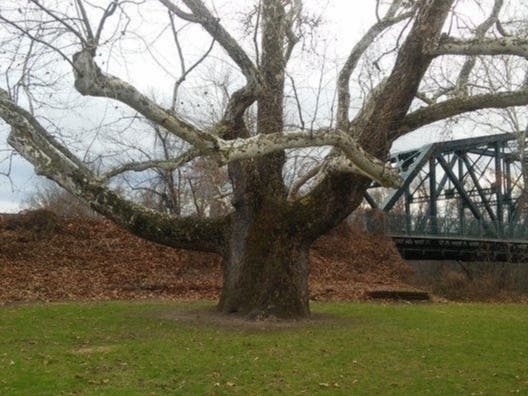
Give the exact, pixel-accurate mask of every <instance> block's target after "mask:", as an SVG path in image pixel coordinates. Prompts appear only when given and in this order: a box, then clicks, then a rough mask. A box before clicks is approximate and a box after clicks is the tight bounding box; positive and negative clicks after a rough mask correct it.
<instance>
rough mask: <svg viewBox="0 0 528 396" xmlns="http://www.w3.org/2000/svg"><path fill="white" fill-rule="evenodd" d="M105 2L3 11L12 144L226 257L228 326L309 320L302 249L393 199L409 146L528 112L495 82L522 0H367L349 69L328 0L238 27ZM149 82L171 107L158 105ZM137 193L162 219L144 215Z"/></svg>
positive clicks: (38, 4) (131, 215) (265, 10)
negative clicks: (447, 127)
mask: <svg viewBox="0 0 528 396" xmlns="http://www.w3.org/2000/svg"><path fill="white" fill-rule="evenodd" d="M103 3H104V4H103V5H102V6H101V5H100V4H101V3H96V4H94V3H92V2H91V1H87V0H75V1H74V2H71V3H64V2H59V1H58V0H30V1H28V2H27V3H25V4H24V5H23V6H21V5H20V4H19V3H18V2H16V1H10V0H7V1H5V2H4V3H3V5H2V9H1V11H0V22H1V23H2V25H1V28H2V36H1V40H2V43H3V44H4V45H3V47H2V48H5V50H4V53H3V54H2V59H3V62H2V64H3V65H6V64H9V65H10V66H8V67H5V66H2V67H3V70H2V72H3V75H4V76H5V82H4V83H3V84H2V85H3V88H2V90H1V91H0V117H1V118H3V119H4V121H5V122H6V123H7V124H8V125H9V127H10V133H9V138H8V142H9V144H10V145H11V146H12V147H13V148H14V149H15V150H16V151H17V152H18V153H19V154H20V155H22V156H23V157H24V158H26V159H27V160H28V161H30V162H31V163H32V164H33V165H34V166H35V170H36V172H37V173H38V174H41V175H44V176H46V177H48V178H50V179H52V180H54V181H55V182H56V183H57V184H59V185H60V186H61V187H62V188H64V189H66V190H67V191H69V192H70V193H71V194H73V195H74V196H76V197H78V198H80V199H81V200H83V201H84V202H86V203H87V204H88V205H89V206H90V207H91V208H92V209H93V210H95V211H97V212H98V213H100V214H102V215H103V216H106V217H108V218H110V219H112V220H113V221H115V222H116V223H118V224H120V225H121V226H123V227H124V228H126V229H128V230H129V231H131V232H133V233H135V234H136V235H139V236H141V237H143V238H147V239H150V240H154V241H156V242H158V243H162V244H166V245H169V246H174V247H179V248H186V249H195V250H204V251H212V252H217V253H219V254H221V255H222V256H223V257H224V261H225V266H224V268H225V270H224V287H223V291H222V296H221V299H220V302H219V309H220V310H222V311H223V312H226V313H230V312H237V313H240V314H244V315H247V316H249V317H255V316H267V315H275V316H279V317H305V316H307V315H309V305H308V297H309V294H308V287H307V277H308V271H309V267H308V251H309V247H310V245H311V244H312V242H313V241H314V240H315V239H317V238H318V237H319V236H320V235H322V234H324V233H326V232H327V231H328V230H330V229H331V228H333V227H334V226H336V225H337V224H339V223H340V222H341V221H343V219H345V218H346V217H347V216H348V215H350V214H351V213H352V212H353V211H354V210H355V209H356V208H357V207H358V205H359V204H360V202H361V200H362V198H363V193H364V191H365V190H366V188H367V187H368V185H369V183H370V182H371V181H372V180H375V181H376V182H378V183H379V184H381V185H384V186H389V187H391V186H392V187H394V186H398V185H399V183H400V178H399V175H398V174H397V172H396V171H395V170H393V169H390V168H389V167H388V166H387V165H386V164H385V158H386V156H387V154H388V152H389V150H390V147H391V145H392V144H393V142H394V141H395V140H396V139H398V138H399V137H401V136H403V135H406V134H409V133H411V132H413V131H419V130H423V128H426V127H428V126H429V125H431V124H433V123H436V122H440V121H443V120H449V119H452V118H453V117H460V116H461V115H463V114H466V113H469V112H477V111H483V109H490V108H495V109H504V108H510V107H512V106H525V105H526V104H528V90H527V89H526V86H525V84H524V75H522V76H520V75H519V73H518V72H517V71H516V69H512V75H511V76H510V77H508V78H501V77H498V76H496V75H495V72H494V71H493V67H495V66H496V65H497V64H499V62H505V61H506V59H520V62H521V63H522V64H523V65H524V63H525V60H524V58H526V57H528V38H527V37H526V31H525V26H526V19H525V16H526V15H527V14H528V12H527V11H528V10H527V9H526V5H523V4H522V2H520V1H514V0H511V1H506V0H505V1H501V0H495V1H474V2H467V3H466V4H463V2H456V3H455V2H454V1H453V0H419V1H418V0H417V1H405V0H392V1H381V0H378V1H373V2H372V3H371V4H372V13H373V14H374V15H375V16H376V21H375V23H374V24H373V26H372V27H370V28H369V29H367V31H366V32H365V34H364V35H363V36H362V37H361V38H360V39H359V40H358V41H357V42H356V43H355V44H354V43H352V42H351V43H349V44H348V45H347V47H348V49H347V53H346V54H345V56H344V58H343V56H332V55H330V54H331V53H332V51H331V40H327V39H324V38H323V39H321V38H320V37H321V36H320V35H319V34H318V32H319V29H321V28H322V26H324V15H320V14H319V15H318V14H317V13H316V12H313V11H314V10H316V9H317V8H320V3H319V2H310V1H305V2H303V1H302V0H259V1H256V2H237V3H236V5H235V6H236V7H237V9H238V12H237V13H234V14H233V13H230V12H229V11H230V10H229V6H230V4H231V7H233V3H232V2H226V3H223V2H211V3H207V4H206V3H204V2H203V1H202V0H181V1H176V0H159V1H158V2H146V1H141V0H114V1H108V2H103ZM310 5H311V6H310ZM470 14H472V15H475V16H474V17H472V18H468V17H467V16H466V15H470ZM233 15H236V16H238V19H237V18H236V17H233ZM240 15H242V16H243V17H240ZM326 28H331V26H326ZM191 37H192V38H191ZM328 37H330V36H327V38H328ZM382 39H383V42H384V44H383V45H382V44H381V41H382ZM197 42H202V43H204V44H203V45H196V43H197ZM169 48H170V49H169ZM490 59H493V61H492V62H489V60H490ZM495 59H497V61H496V60H495ZM175 60H176V61H175ZM314 60H315V62H314ZM59 62H60V63H59ZM137 62H140V63H141V65H142V67H143V68H144V70H145V72H144V73H143V74H142V75H141V76H137V75H135V74H134V73H132V72H131V71H130V70H131V69H132V65H134V64H136V63H137ZM306 63H309V64H310V65H311V66H310V67H311V69H312V73H311V74H310V75H309V76H307V75H306V74H304V75H303V73H306V72H307V70H310V69H309V68H308V69H303V67H302V65H305V64H306ZM65 66H68V68H69V69H70V70H72V71H73V73H71V71H68V70H67V69H68V68H67V67H65ZM149 68H152V69H153V70H162V71H163V74H164V76H165V77H164V78H166V81H167V83H166V84H165V85H166V86H168V87H170V88H169V89H167V90H166V92H167V91H169V95H166V94H165V95H164V94H161V95H160V94H159V93H158V92H150V94H147V93H145V92H148V91H149V89H150V88H149V81H148V80H149V79H155V78H157V75H156V72H155V71H154V72H150V74H148V73H147V72H146V70H147V69H149ZM313 71H315V72H313ZM331 71H332V72H331ZM310 79H311V80H312V82H313V84H310V85H311V86H312V87H314V88H313V89H312V94H310V92H308V90H307V89H305V87H304V84H303V83H302V81H303V80H304V81H306V80H310ZM71 85H73V86H74V87H75V90H76V91H77V93H74V92H73V91H72V90H71V89H68V86H71ZM79 94H80V95H79ZM97 98H99V99H97ZM155 98H164V99H161V100H160V99H158V100H156V99H155ZM109 99H110V100H109ZM94 114H98V115H101V114H103V115H104V117H94ZM482 114H484V117H485V118H486V117H487V119H488V121H489V122H493V121H494V120H495V119H497V120H499V119H500V117H495V116H493V115H491V114H492V113H490V112H486V113H482ZM74 116H76V117H74ZM522 122H524V121H521V123H522ZM295 161H297V163H296V162H295ZM213 164H214V165H213ZM295 164H297V166H298V165H299V164H303V165H305V166H308V165H309V164H313V166H311V167H309V168H305V169H303V170H302V171H300V170H296V169H295V167H294V166H293V165H295ZM292 168H293V171H292ZM197 174H200V176H198V177H197V176H196V175H197ZM175 175H177V177H176V176H175ZM203 175H207V177H205V176H203ZM205 178H209V179H210V180H208V181H207V183H205V182H204V180H205ZM146 180H150V182H149V183H147V184H144V183H145V181H146ZM157 181H161V182H160V183H158V184H156V183H157ZM204 183H205V184H207V187H204ZM142 185H143V186H146V187H143V188H147V189H150V190H151V191H150V193H151V195H152V196H151V199H152V200H153V202H154V203H155V204H152V203H151V204H149V205H150V206H154V207H156V209H161V210H156V211H155V210H150V209H148V208H146V207H145V206H142V205H139V204H138V203H137V200H135V199H134V197H137V196H138V195H137V191H138V188H142V187H141V186H142ZM116 187H119V188H117V189H116ZM124 187H130V188H129V189H128V190H127V189H125V188H124ZM143 191H146V190H143ZM197 191H201V192H200V194H203V195H204V196H200V195H199V194H198V193H197ZM185 194H190V195H189V196H188V198H182V197H184V196H185ZM226 198H229V199H230V203H229V204H228V203H227V201H226ZM144 199H145V198H144V197H143V200H144ZM144 202H145V201H144ZM184 202H185V205H187V204H188V203H189V202H191V203H192V206H193V209H192V210H190V211H189V210H188V208H186V207H185V205H184V204H183V203H184ZM204 202H207V204H205V206H204ZM212 202H217V204H218V205H217V204H215V205H212ZM189 213H194V214H195V215H189ZM196 214H197V216H196Z"/></svg>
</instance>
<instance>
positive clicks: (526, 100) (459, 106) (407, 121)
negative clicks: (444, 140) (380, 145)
mask: <svg viewBox="0 0 528 396" xmlns="http://www.w3.org/2000/svg"><path fill="white" fill-rule="evenodd" d="M524 105H528V90H527V89H523V90H519V91H512V92H499V93H492V94H485V95H475V96H468V97H457V98H453V99H450V100H446V101H443V102H440V103H436V104H433V105H431V106H427V107H424V108H421V109H418V110H416V111H413V112H412V113H409V114H408V115H407V116H406V117H405V118H404V119H403V121H402V123H401V124H400V126H399V127H398V129H397V130H396V131H395V132H394V136H393V137H394V138H396V137H398V136H402V135H404V134H406V133H408V132H411V131H414V130H416V129H418V128H420V127H422V126H425V125H428V124H431V123H433V122H436V121H439V120H443V119H446V118H449V117H453V116H456V115H459V114H462V113H467V112H470V111H475V110H480V109H486V108H506V107H511V106H524Z"/></svg>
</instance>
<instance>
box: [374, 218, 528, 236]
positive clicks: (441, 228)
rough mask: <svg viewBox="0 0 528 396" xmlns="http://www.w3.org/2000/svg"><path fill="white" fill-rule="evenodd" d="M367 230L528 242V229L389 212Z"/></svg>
mask: <svg viewBox="0 0 528 396" xmlns="http://www.w3.org/2000/svg"><path fill="white" fill-rule="evenodd" d="M366 225H367V229H369V230H371V231H376V232H379V231H381V232H383V233H385V234H388V235H406V236H437V237H464V238H476V239H502V240H528V227H527V226H526V225H525V224H521V223H507V222H506V223H502V224H499V223H497V222H493V221H486V220H482V219H480V220H479V219H474V218H473V219H471V218H465V219H463V220H461V219H460V218H459V217H452V216H450V217H432V216H426V215H415V216H406V215H402V214H394V213H385V214H384V216H383V217H379V216H373V217H371V218H367V219H366Z"/></svg>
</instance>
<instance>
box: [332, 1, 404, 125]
mask: <svg viewBox="0 0 528 396" xmlns="http://www.w3.org/2000/svg"><path fill="white" fill-rule="evenodd" d="M400 4H401V0H394V1H393V2H392V4H391V7H390V8H389V10H388V11H387V13H386V14H385V16H384V17H383V18H382V19H380V20H379V21H378V22H377V23H376V24H375V25H373V26H372V27H371V28H370V29H369V30H368V31H367V33H365V35H364V36H363V37H362V38H361V40H359V42H358V43H357V44H356V45H355V46H354V48H352V51H351V52H350V55H349V56H348V58H347V60H346V62H345V64H344V65H343V67H342V69H341V71H340V72H339V77H338V80H337V89H338V95H337V127H338V128H341V129H346V128H348V122H349V121H348V112H349V109H350V88H349V84H350V77H351V75H352V73H353V71H354V70H355V68H356V66H357V64H358V62H359V60H360V58H361V56H362V55H363V53H364V52H365V51H366V50H367V48H368V47H369V46H370V45H371V44H372V43H373V42H374V40H375V39H376V38H377V37H378V36H379V35H380V34H381V33H382V32H383V31H384V30H386V29H387V28H389V27H391V26H393V25H395V24H397V23H398V22H401V21H403V20H405V19H407V18H410V17H411V16H412V15H413V14H414V11H409V12H405V13H403V14H401V15H398V16H396V12H397V11H398V8H399V6H400Z"/></svg>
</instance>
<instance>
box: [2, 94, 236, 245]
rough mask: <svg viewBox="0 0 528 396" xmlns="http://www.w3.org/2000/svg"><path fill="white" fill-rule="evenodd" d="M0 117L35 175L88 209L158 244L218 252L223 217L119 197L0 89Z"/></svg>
mask: <svg viewBox="0 0 528 396" xmlns="http://www.w3.org/2000/svg"><path fill="white" fill-rule="evenodd" d="M0 117H1V118H3V119H4V120H5V121H6V122H7V123H8V124H9V125H11V133H10V134H9V138H8V142H9V144H10V145H11V146H13V148H14V149H15V150H16V151H17V152H18V153H20V154H21V155H22V156H23V157H24V158H26V159H27V160H28V161H29V162H31V163H32V164H33V165H34V166H35V171H36V172H37V174H40V175H43V176H46V177H48V178H50V179H51V180H53V181H55V182H56V183H58V184H59V185H60V186H62V187H63V188H64V189H66V190H67V191H69V192H70V193H71V194H73V195H74V196H76V197H78V198H80V199H81V200H83V201H84V202H86V203H87V204H88V205H89V206H90V207H91V208H92V209H93V210H95V211H97V212H99V213H100V214H102V215H103V216H105V217H108V218H110V219H111V220H113V221H114V222H116V223H117V224H119V225H121V226H122V227H124V228H126V229H128V230H129V231H131V232H133V233H134V234H136V235H138V236H140V237H142V238H145V239H149V240H151V241H155V242H157V243H161V244H165V245H167V246H173V247H177V248H184V249H191V250H202V251H203V250H206V251H212V252H221V251H222V249H223V246H224V228H225V226H226V224H227V223H226V220H225V219H209V220H205V219H199V218H195V217H186V218H178V217H174V216H169V215H165V214H161V213H159V212H155V211H152V210H149V209H145V208H144V207H142V206H140V205H137V204H135V203H133V202H131V201H129V200H126V199H124V198H122V197H120V196H119V195H118V194H116V193H115V192H113V191H112V190H110V189H109V188H107V187H106V186H104V184H103V183H102V181H101V180H100V179H99V178H98V177H96V176H95V175H94V174H93V173H92V172H90V171H89V170H88V168H87V167H86V166H85V165H83V164H82V163H81V162H80V161H79V160H78V159H77V158H76V157H75V156H74V155H73V154H72V153H71V152H70V151H69V150H68V149H67V148H66V147H64V146H62V145H61V144H60V143H58V142H57V141H56V140H55V139H54V138H53V137H52V136H51V135H50V134H49V133H48V132H47V131H46V130H45V128H44V127H42V125H41V124H40V123H39V122H38V121H37V120H36V119H35V118H34V117H33V116H32V115H31V114H30V113H29V112H27V111H26V110H24V109H22V108H21V107H20V106H18V105H17V104H15V103H14V102H13V101H11V100H10V99H9V97H8V94H7V92H6V91H4V90H1V89H0Z"/></svg>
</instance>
